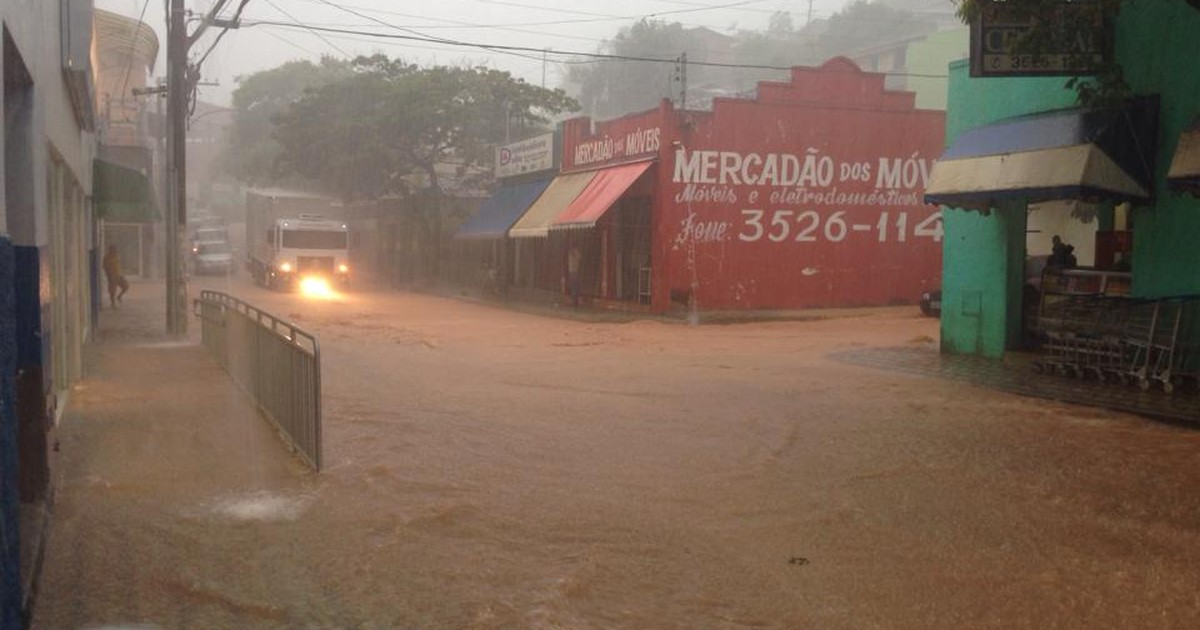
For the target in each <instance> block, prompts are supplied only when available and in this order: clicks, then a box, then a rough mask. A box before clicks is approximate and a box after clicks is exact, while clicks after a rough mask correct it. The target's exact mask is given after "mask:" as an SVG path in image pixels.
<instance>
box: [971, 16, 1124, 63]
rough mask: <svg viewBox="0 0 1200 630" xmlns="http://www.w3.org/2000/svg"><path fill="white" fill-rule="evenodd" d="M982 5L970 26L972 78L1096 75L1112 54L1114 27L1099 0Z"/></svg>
mask: <svg viewBox="0 0 1200 630" xmlns="http://www.w3.org/2000/svg"><path fill="white" fill-rule="evenodd" d="M979 5H980V6H979V17H978V18H977V19H976V20H975V23H974V24H972V25H971V76H976V77H1004V76H1036V75H1043V76H1055V75H1060V76H1070V75H1082V74H1091V73H1093V72H1095V71H1096V70H1097V69H1098V68H1099V67H1100V66H1101V65H1102V64H1103V63H1104V62H1105V60H1106V59H1107V58H1108V56H1109V55H1111V46H1110V45H1109V43H1110V41H1111V33H1112V28H1111V25H1110V24H1108V23H1107V22H1106V20H1105V19H1104V7H1103V4H1102V3H1101V2H1100V1H1099V0H1061V1H1060V2H1057V3H1046V2H1018V1H1017V0H982V1H981V2H980V3H979ZM1043 6H1044V7H1045V8H1043V9H1038V10H1033V9H1035V8H1039V7H1043Z"/></svg>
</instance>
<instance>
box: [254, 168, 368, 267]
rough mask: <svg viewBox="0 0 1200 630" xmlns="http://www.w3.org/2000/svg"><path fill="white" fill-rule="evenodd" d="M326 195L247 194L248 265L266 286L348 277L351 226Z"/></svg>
mask: <svg viewBox="0 0 1200 630" xmlns="http://www.w3.org/2000/svg"><path fill="white" fill-rule="evenodd" d="M341 214H342V211H341V208H340V206H339V205H338V204H337V203H336V202H334V201H333V200H332V199H329V198H328V197H318V196H313V195H306V194H304V193H290V192H283V191H256V190H251V191H247V193H246V250H247V258H246V269H247V270H248V271H249V272H250V275H251V277H253V278H254V280H255V281H256V282H257V283H258V284H260V285H262V286H265V287H267V288H269V289H291V288H295V287H297V286H299V284H300V282H301V281H303V280H305V279H307V278H312V277H316V278H322V279H324V280H326V281H328V282H329V284H330V285H334V286H341V287H345V286H346V285H348V284H349V282H350V255H349V254H350V230H349V228H348V226H347V225H346V222H345V220H344V219H343V218H342V217H341Z"/></svg>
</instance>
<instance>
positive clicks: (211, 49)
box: [195, 0, 250, 66]
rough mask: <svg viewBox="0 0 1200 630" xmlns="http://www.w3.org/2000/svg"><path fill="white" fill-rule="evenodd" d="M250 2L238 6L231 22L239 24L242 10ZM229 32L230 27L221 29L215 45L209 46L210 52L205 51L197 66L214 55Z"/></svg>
mask: <svg viewBox="0 0 1200 630" xmlns="http://www.w3.org/2000/svg"><path fill="white" fill-rule="evenodd" d="M249 2H250V0H242V2H241V4H239V5H238V8H237V10H236V11H234V13H233V17H232V18H230V21H232V22H237V20H238V18H239V17H241V16H242V10H243V9H245V8H246V4H247V3H249ZM229 30H230V29H229V27H225V28H223V29H221V32H220V33H217V38H216V39H214V40H213V43H212V44H210V45H209V47H208V50H206V51H204V54H203V55H201V56H200V60H199V61H197V62H196V64H195V65H197V66H199V65H200V64H202V63H204V60H205V59H208V56H209V54H211V53H212V51H213V49H214V48H216V47H217V44H218V43H219V42H220V41H221V38H222V37H225V34H226V33H228V32H229Z"/></svg>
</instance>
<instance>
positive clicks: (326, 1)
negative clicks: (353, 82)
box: [318, 0, 540, 61]
mask: <svg viewBox="0 0 1200 630" xmlns="http://www.w3.org/2000/svg"><path fill="white" fill-rule="evenodd" d="M318 1H319V2H320V3H321V4H325V5H328V6H331V7H333V8H335V9H338V10H340V11H345V12H347V13H350V14H351V15H357V16H358V17H361V18H364V19H367V20H371V21H372V22H375V23H376V24H381V25H383V26H386V27H388V28H394V29H396V30H399V31H404V32H406V33H412V34H414V35H417V36H419V37H424V38H426V39H429V40H433V41H437V42H439V43H444V44H452V45H458V46H469V45H470V44H467V43H466V42H460V41H458V40H453V39H446V38H441V37H432V36H430V35H426V34H425V33H422V32H420V31H416V30H413V29H411V28H405V27H403V26H396V25H395V24H389V23H387V22H384V21H383V20H381V19H379V18H375V17H371V16H370V15H367V14H365V13H359V12H358V11H355V10H354V9H348V8H346V7H343V6H339V5H337V4H335V3H333V2H330V1H329V0H318ZM478 47H479V48H483V49H484V50H495V52H505V53H507V54H510V55H514V56H517V57H524V58H526V59H535V60H539V61H540V59H538V58H536V57H531V56H529V55H522V54H521V53H519V52H509V51H503V50H500V49H492V48H489V47H487V46H484V45H478Z"/></svg>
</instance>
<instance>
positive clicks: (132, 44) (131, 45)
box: [117, 0, 150, 102]
mask: <svg viewBox="0 0 1200 630" xmlns="http://www.w3.org/2000/svg"><path fill="white" fill-rule="evenodd" d="M148 6H150V0H145V1H144V2H142V11H141V13H139V14H138V21H137V26H135V27H133V35H132V36H131V37H130V38H129V65H127V66H125V78H124V79H122V80H121V89H120V90H119V91H117V94H118V95H121V101H122V102H124V100H125V96H124V94H125V88H126V87H127V86H128V85H129V75H130V74H131V73H132V72H133V64H134V59H133V52H134V48H136V47H137V35H138V30H139V29H140V28H142V24H143V19H144V18H145V17H146V7H148Z"/></svg>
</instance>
